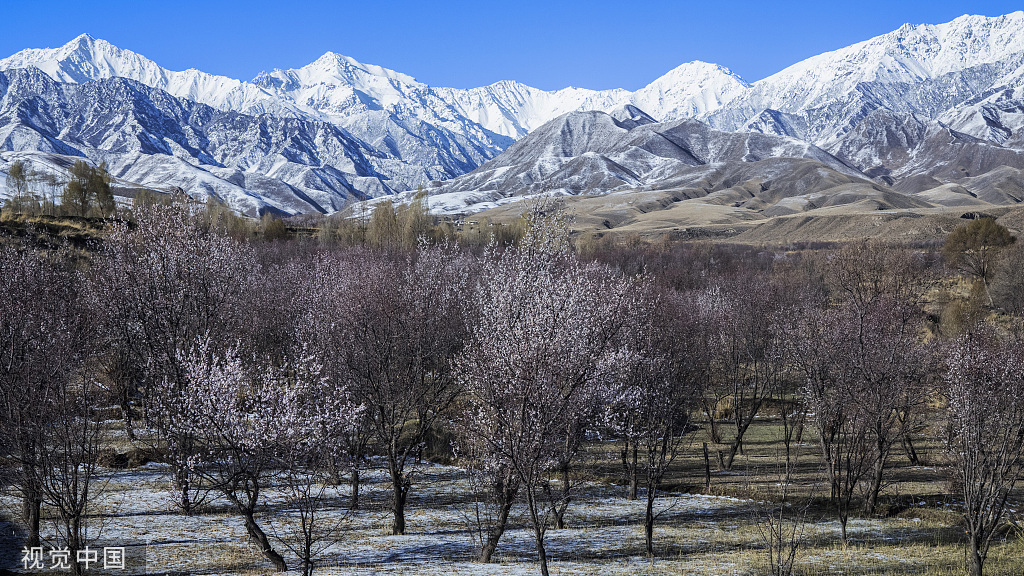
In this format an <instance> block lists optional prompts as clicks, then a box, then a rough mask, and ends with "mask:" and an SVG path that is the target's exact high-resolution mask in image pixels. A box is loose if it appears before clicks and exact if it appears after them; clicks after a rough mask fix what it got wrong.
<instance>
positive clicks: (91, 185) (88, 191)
mask: <svg viewBox="0 0 1024 576" xmlns="http://www.w3.org/2000/svg"><path fill="white" fill-rule="evenodd" d="M110 182H111V177H110V174H109V173H108V172H107V167H106V164H105V163H101V164H99V165H97V166H91V165H89V164H88V163H86V162H85V161H83V160H78V161H76V162H75V163H74V164H73V165H72V166H71V167H70V168H69V169H68V173H67V175H66V178H61V177H60V176H58V175H57V174H55V173H53V172H37V171H35V170H32V169H31V168H29V167H28V166H27V165H26V164H25V162H24V161H21V160H18V161H15V162H13V163H12V164H11V165H10V166H9V167H8V169H7V179H6V185H7V191H8V193H9V194H10V196H11V198H10V199H9V200H8V201H7V202H6V203H5V204H4V207H3V208H4V210H5V211H7V212H11V213H20V214H47V215H51V216H52V215H66V216H101V217H105V216H112V215H113V214H114V212H115V210H116V208H117V206H116V204H115V202H114V194H113V191H112V190H111V188H110Z"/></svg>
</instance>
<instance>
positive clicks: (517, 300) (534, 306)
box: [460, 222, 633, 576]
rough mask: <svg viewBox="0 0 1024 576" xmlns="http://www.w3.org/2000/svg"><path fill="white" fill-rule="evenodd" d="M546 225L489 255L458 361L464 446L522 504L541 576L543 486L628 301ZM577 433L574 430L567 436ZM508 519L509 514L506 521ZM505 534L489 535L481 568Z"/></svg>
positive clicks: (601, 383) (600, 379)
mask: <svg viewBox="0 0 1024 576" xmlns="http://www.w3.org/2000/svg"><path fill="white" fill-rule="evenodd" d="M545 226H550V225H549V224H548V223H546V222H542V223H535V225H534V226H533V227H531V229H530V231H528V232H527V236H526V238H525V242H524V243H525V247H524V248H522V249H520V250H509V251H507V252H505V253H504V254H503V255H501V256H495V257H493V259H492V260H491V262H490V263H489V265H488V266H487V267H486V268H485V270H484V272H483V278H482V280H481V282H480V287H479V289H478V291H477V294H476V300H477V302H478V307H479V312H480V320H479V322H478V324H477V326H476V328H475V330H474V332H473V337H472V338H471V340H470V344H469V345H468V346H467V350H466V352H465V354H464V355H463V357H462V359H461V361H460V365H461V374H462V378H463V380H464V382H465V385H466V389H467V398H466V401H467V406H466V410H465V412H464V423H463V434H464V442H467V443H472V444H475V445H477V446H478V447H479V448H478V449H476V450H474V451H473V453H474V454H475V455H478V456H479V457H482V458H486V459H487V461H486V462H485V463H484V464H482V466H483V467H485V468H486V469H487V470H489V471H490V472H491V474H492V477H493V478H494V481H493V482H492V483H491V485H492V486H494V487H495V488H496V489H498V490H500V494H498V496H499V498H506V500H505V501H503V502H501V503H500V506H499V508H500V509H501V510H502V511H504V510H506V509H507V508H508V507H510V506H511V505H512V503H511V500H508V498H511V497H514V496H515V494H516V492H517V491H519V490H521V491H522V492H523V493H524V494H525V496H526V501H527V507H528V510H529V514H530V520H531V524H532V526H533V530H534V536H535V539H536V546H537V558H538V561H539V563H540V569H541V573H542V574H543V575H544V576H547V573H548V571H547V554H546V552H545V549H544V536H545V532H546V531H547V528H548V514H549V511H548V510H545V508H544V507H543V506H541V505H540V502H539V500H540V498H539V497H540V495H541V490H542V486H543V483H544V482H545V481H546V479H547V474H548V473H549V471H550V470H551V469H552V468H553V467H555V466H557V464H558V462H559V460H560V458H562V454H563V450H564V442H565V435H564V431H565V430H569V429H570V428H571V427H573V426H576V424H573V422H575V421H577V407H579V406H587V405H588V400H587V399H586V398H585V396H587V395H589V394H593V393H595V390H597V389H599V388H603V387H605V388H606V387H607V386H608V384H609V383H610V378H611V375H612V373H613V364H614V359H613V357H614V356H615V352H616V351H617V350H619V346H618V345H617V337H618V336H619V334H620V330H621V327H622V324H623V322H624V315H625V314H624V313H625V311H626V310H627V309H628V308H629V305H628V300H629V298H630V297H631V296H632V295H633V291H632V283H631V282H629V281H626V280H623V279H620V278H616V277H615V275H614V274H612V273H611V271H610V270H608V269H607V268H605V267H602V266H598V265H584V264H581V263H579V262H578V261H577V260H575V259H574V258H573V257H572V256H571V255H570V254H568V253H567V251H566V250H565V248H564V247H566V246H567V245H568V244H567V242H565V241H564V236H560V235H558V234H557V230H556V231H555V233H554V234H553V233H552V231H551V230H550V229H546V228H545ZM575 429H576V430H577V431H579V432H583V431H585V428H584V427H582V426H577V427H576V428H575ZM506 516H507V513H506ZM503 531H504V526H503V525H498V526H496V527H495V528H494V529H493V530H492V531H491V532H490V533H489V534H488V542H487V543H486V544H485V546H484V550H483V553H482V554H481V559H482V560H484V561H486V560H489V558H490V556H489V552H493V549H494V548H495V547H496V545H497V539H498V538H500V536H501V534H502V533H503Z"/></svg>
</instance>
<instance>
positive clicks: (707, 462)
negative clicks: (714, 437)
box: [704, 442, 711, 492]
mask: <svg viewBox="0 0 1024 576" xmlns="http://www.w3.org/2000/svg"><path fill="white" fill-rule="evenodd" d="M704 491H705V492H710V491H711V459H710V458H708V443H707V442H705V443H704Z"/></svg>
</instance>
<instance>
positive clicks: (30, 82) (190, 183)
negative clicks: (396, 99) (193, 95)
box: [0, 68, 393, 215]
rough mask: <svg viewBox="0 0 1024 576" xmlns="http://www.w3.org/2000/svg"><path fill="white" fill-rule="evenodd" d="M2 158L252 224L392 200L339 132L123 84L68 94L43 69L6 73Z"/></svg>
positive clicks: (360, 150)
mask: <svg viewBox="0 0 1024 576" xmlns="http://www.w3.org/2000/svg"><path fill="white" fill-rule="evenodd" d="M0 149H5V150H21V151H35V152H38V153H40V154H38V155H37V156H35V157H31V156H30V157H26V158H25V159H27V160H28V161H30V163H32V164H36V163H39V164H41V165H42V167H44V168H45V167H47V166H48V165H49V167H51V168H52V167H53V166H54V165H57V166H59V165H61V164H63V165H67V164H70V162H71V161H72V160H73V159H75V158H76V157H77V158H88V159H89V160H91V161H92V162H94V163H99V162H106V163H107V165H108V167H109V170H110V172H111V174H112V175H113V176H115V177H117V178H119V179H120V180H122V181H127V182H139V183H147V184H149V185H151V186H155V187H158V188H159V189H163V190H168V189H170V188H175V187H176V188H181V189H183V190H186V191H188V192H189V193H190V194H192V195H194V196H213V197H215V198H218V199H221V200H223V201H225V202H227V203H229V204H230V205H231V206H233V207H235V208H236V209H238V210H240V211H242V212H245V213H248V214H251V215H255V214H258V213H261V212H264V211H266V210H268V209H270V210H277V211H280V212H285V213H297V212H312V211H317V212H330V211H334V210H337V209H339V208H341V207H342V206H344V205H345V204H346V203H348V202H350V201H352V200H362V199H365V198H367V197H371V196H377V195H381V194H390V193H393V190H391V189H389V188H388V187H387V186H386V184H384V183H383V182H382V180H383V177H382V176H381V175H380V174H379V173H378V172H377V171H376V170H375V168H374V165H373V164H374V162H373V161H374V160H376V159H377V158H376V155H377V154H378V152H377V151H376V150H375V149H372V148H370V147H368V146H366V144H365V143H364V142H362V141H360V140H358V139H355V138H352V137H351V136H350V135H348V134H347V133H345V132H344V131H343V130H341V129H340V128H338V127H336V126H334V125H333V124H330V123H327V122H322V121H312V120H305V119H301V118H288V117H283V116H280V117H279V116H273V115H269V114H262V115H258V116H253V115H246V114H241V113H238V112H233V111H221V110H217V109H216V108H212V107H210V106H206V105H204V104H199V103H196V102H193V101H191V100H186V99H183V98H176V97H174V96H172V95H170V94H168V93H166V92H163V91H161V90H157V89H155V88H151V87H149V86H146V85H145V84H141V83H139V82H136V81H134V80H128V79H125V78H119V77H112V78H107V79H105V80H97V81H92V82H86V83H83V84H68V83H60V82H55V81H54V80H52V79H51V78H50V77H48V76H47V75H45V74H43V73H42V72H41V71H40V70H39V69H37V68H19V69H13V70H7V71H0ZM33 168H36V167H35V166H33ZM46 171H50V170H46Z"/></svg>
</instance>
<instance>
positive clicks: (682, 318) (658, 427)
mask: <svg viewBox="0 0 1024 576" xmlns="http://www.w3.org/2000/svg"><path fill="white" fill-rule="evenodd" d="M644 292H645V293H646V294H645V297H644V298H642V299H641V302H640V305H639V306H637V307H636V309H635V317H634V321H633V322H631V332H632V333H631V337H630V348H629V352H628V353H627V354H626V355H624V357H623V358H622V360H621V362H620V365H621V366H622V370H623V372H622V376H623V381H622V386H621V388H620V389H619V390H618V391H617V398H616V402H614V403H611V404H610V410H611V412H612V414H611V415H610V420H611V422H612V429H613V430H614V431H616V432H617V433H618V434H619V435H620V436H621V437H623V439H624V440H625V442H626V444H627V445H628V446H632V448H633V450H634V452H633V454H634V457H633V462H632V464H633V469H632V470H630V472H631V473H632V475H633V476H634V477H635V476H636V475H637V473H638V472H641V471H642V476H643V479H644V485H645V488H646V493H647V494H646V498H647V506H646V508H645V514H644V536H645V542H646V548H647V553H648V554H649V555H653V554H654V521H655V518H656V515H655V513H654V504H655V500H656V498H657V494H658V491H659V490H660V488H661V484H662V481H663V479H664V477H665V474H666V473H667V472H668V470H669V467H670V466H671V465H672V463H673V462H674V461H675V460H676V458H677V457H678V456H679V455H680V454H681V452H682V450H683V449H685V448H686V446H688V445H689V443H690V441H691V440H692V435H693V432H694V431H696V430H697V429H698V428H697V427H696V426H694V425H693V423H692V416H693V413H694V411H695V410H696V409H697V406H698V405H699V400H700V398H701V395H702V394H701V393H702V387H703V383H704V381H705V380H706V377H707V374H708V366H709V357H710V354H709V345H710V338H709V336H710V333H711V330H709V329H708V328H709V327H708V326H707V325H706V323H705V318H702V317H701V314H700V313H699V311H698V309H697V307H696V306H695V305H694V304H693V301H694V299H693V298H692V297H691V296H690V295H680V294H677V293H673V292H668V293H661V294H659V293H658V292H657V291H655V290H654V289H653V288H648V289H647V290H645V291H644ZM637 454H639V456H640V458H639V462H638V460H637V458H636V455H637ZM637 468H638V469H639V470H637ZM634 486H635V484H634Z"/></svg>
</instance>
